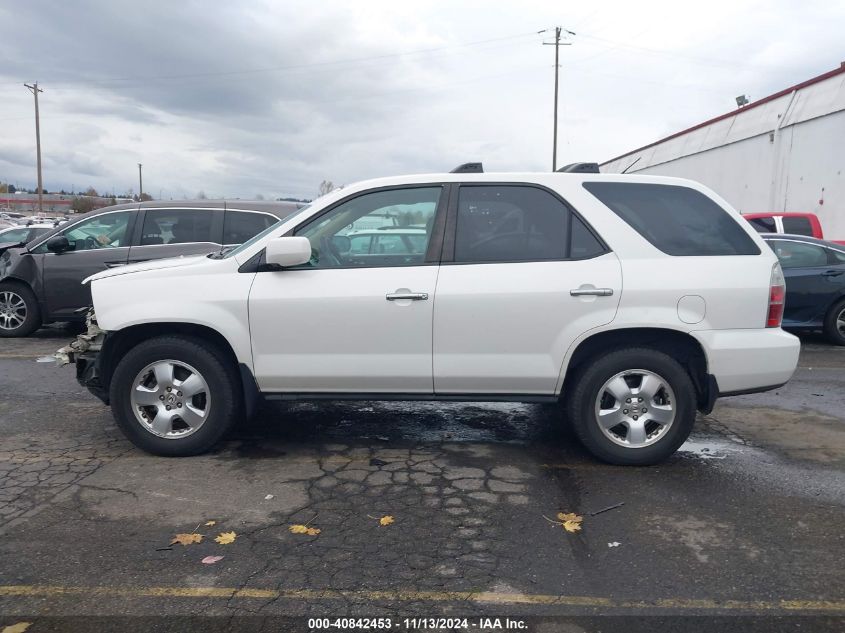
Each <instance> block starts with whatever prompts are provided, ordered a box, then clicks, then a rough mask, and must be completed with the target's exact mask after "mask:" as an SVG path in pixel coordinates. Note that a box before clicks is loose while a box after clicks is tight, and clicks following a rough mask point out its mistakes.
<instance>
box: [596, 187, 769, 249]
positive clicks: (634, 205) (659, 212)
mask: <svg viewBox="0 0 845 633" xmlns="http://www.w3.org/2000/svg"><path fill="white" fill-rule="evenodd" d="M584 188H585V189H586V190H587V191H589V192H590V193H591V194H593V195H594V196H595V197H596V198H598V199H599V200H600V201H601V202H602V203H604V204H605V205H606V206H607V207H608V208H610V210H611V211H613V212H614V213H615V214H616V215H618V216H619V217H620V218H622V219H623V220H625V222H626V223H627V224H628V225H629V226H630V227H631V228H633V229H634V230H635V231H636V232H637V233H639V234H640V235H642V236H643V237H644V238H645V239H646V240H648V241H649V242H650V243H651V244H652V245H653V246H655V247H656V248H658V249H660V250H661V251H663V252H664V253H666V254H667V255H675V256H711V255H759V254H760V249H759V248H758V247H757V245H756V244H755V243H754V241H753V240H752V239H751V237H750V236H749V235H748V234H747V233H746V232H745V231H743V230H742V227H740V226H739V224H737V222H736V220H734V219H733V218H732V217H731V216H730V215H729V214H728V212H727V211H725V210H724V209H723V208H722V207H720V206H719V205H718V204H716V203H715V202H714V201H713V200H711V199H710V198H708V197H707V196H705V195H704V194H703V193H701V192H699V191H696V190H695V189H690V188H689V187H681V186H678V185H657V184H650V183H628V182H585V183H584Z"/></svg>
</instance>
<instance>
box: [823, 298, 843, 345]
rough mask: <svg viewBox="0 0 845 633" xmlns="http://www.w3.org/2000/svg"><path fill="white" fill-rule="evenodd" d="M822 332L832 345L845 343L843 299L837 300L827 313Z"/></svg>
mask: <svg viewBox="0 0 845 633" xmlns="http://www.w3.org/2000/svg"><path fill="white" fill-rule="evenodd" d="M824 334H825V336H826V337H827V340H829V341H830V342H831V343H833V344H834V345H845V299H842V300H841V301H839V302H837V303H836V304H835V305H834V306H833V307H832V308H831V309H830V311H829V312H828V313H827V317H826V318H825V320H824Z"/></svg>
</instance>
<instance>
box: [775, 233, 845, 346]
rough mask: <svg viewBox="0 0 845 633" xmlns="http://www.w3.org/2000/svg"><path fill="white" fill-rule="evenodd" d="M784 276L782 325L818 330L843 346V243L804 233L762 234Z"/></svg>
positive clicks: (844, 288) (844, 339)
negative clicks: (784, 290)
mask: <svg viewBox="0 0 845 633" xmlns="http://www.w3.org/2000/svg"><path fill="white" fill-rule="evenodd" d="M762 237H763V239H764V240H765V241H766V243H767V244H768V245H769V246H771V248H772V250H773V251H774V252H775V254H776V255H777V257H778V260H780V265H781V267H782V268H783V274H784V277H786V306H785V308H784V313H783V327H784V328H789V329H793V330H822V331H823V332H824V333H825V335H826V336H827V338H828V339H829V340H830V342H831V343H835V344H836V345H845V246H842V245H840V244H835V243H833V242H825V241H824V240H817V239H815V238H812V237H806V236H804V235H763V236H762Z"/></svg>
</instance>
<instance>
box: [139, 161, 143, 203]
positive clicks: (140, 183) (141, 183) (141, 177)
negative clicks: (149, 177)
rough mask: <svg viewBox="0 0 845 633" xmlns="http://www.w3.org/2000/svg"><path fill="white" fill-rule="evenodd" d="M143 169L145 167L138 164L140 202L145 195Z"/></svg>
mask: <svg viewBox="0 0 845 633" xmlns="http://www.w3.org/2000/svg"><path fill="white" fill-rule="evenodd" d="M141 167H143V165H142V164H141V163H138V200H140V199H141V196H143V195H144V176H143V175H142V174H141Z"/></svg>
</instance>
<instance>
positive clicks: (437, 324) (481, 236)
mask: <svg viewBox="0 0 845 633" xmlns="http://www.w3.org/2000/svg"><path fill="white" fill-rule="evenodd" d="M621 291H622V273H621V268H620V263H619V260H618V259H617V257H616V255H615V254H613V253H612V252H609V251H608V249H607V247H606V246H605V245H604V244H603V243H602V241H601V240H600V238H599V237H598V236H597V235H596V234H595V232H594V231H593V230H592V229H591V228H590V227H589V226H588V225H587V223H586V222H585V221H584V220H583V219H582V218H580V217H579V216H578V215H577V214H576V213H575V212H574V210H573V209H572V208H571V207H570V206H569V205H568V204H567V203H566V202H564V201H563V200H562V199H560V198H559V197H558V196H557V195H556V194H553V193H552V192H550V191H548V190H546V189H544V188H540V187H535V186H529V185H523V184H496V185H487V184H484V185H481V184H467V185H461V186H456V187H454V191H453V194H452V197H451V202H450V207H449V221H448V223H447V229H446V243H445V244H444V254H443V262H442V263H441V267H440V274H439V277H438V280H437V292H436V295H435V300H434V359H433V368H434V390H435V393H437V394H438V395H450V394H451V395H456V394H467V395H469V394H496V395H515V394H522V395H524V394H533V395H552V394H554V392H555V386H556V383H557V380H558V377H559V374H560V369H561V365H562V361H563V357H564V354H565V352H566V350H567V349H568V348H569V346H570V345H571V344H572V342H573V341H574V340H575V339H576V337H578V336H579V335H581V334H583V333H584V332H585V331H587V330H589V329H591V328H594V327H598V326H600V325H603V324H606V323H609V322H610V321H612V320H613V318H614V315H615V313H616V307H617V304H618V302H619V297H620V294H621Z"/></svg>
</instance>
